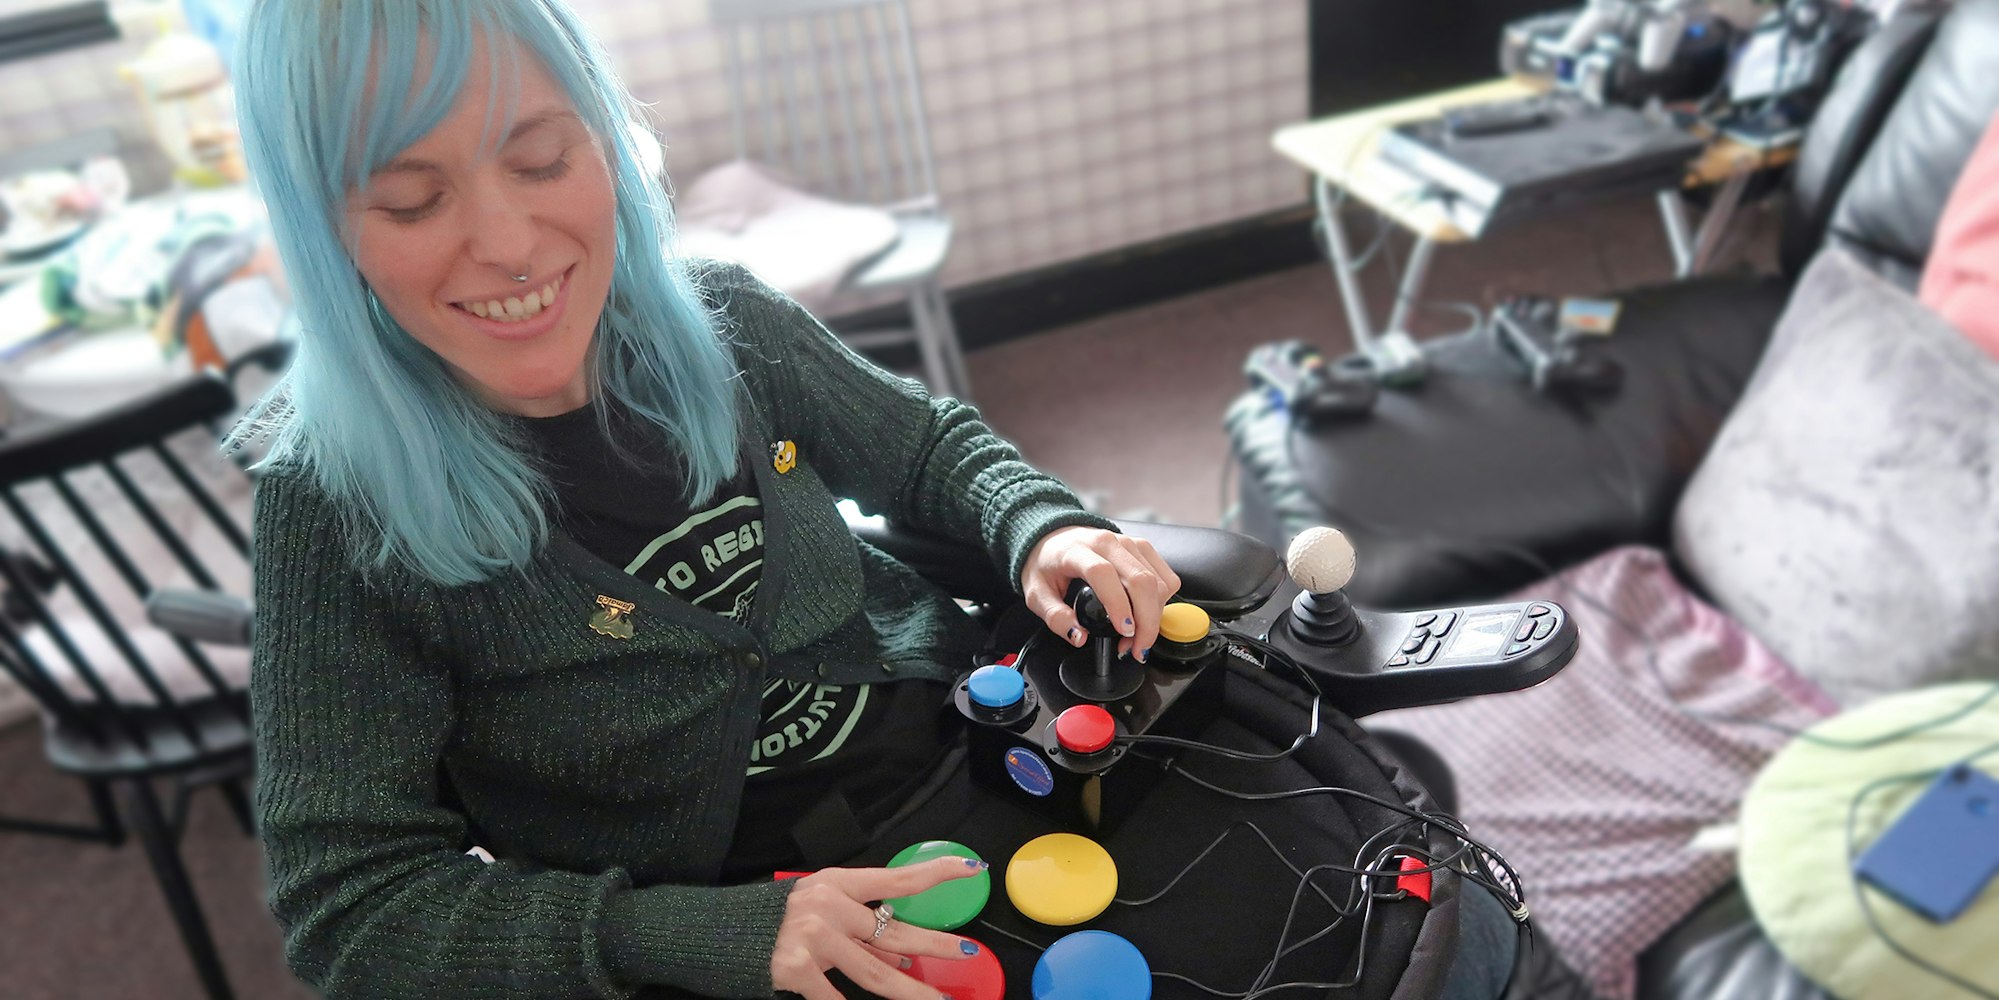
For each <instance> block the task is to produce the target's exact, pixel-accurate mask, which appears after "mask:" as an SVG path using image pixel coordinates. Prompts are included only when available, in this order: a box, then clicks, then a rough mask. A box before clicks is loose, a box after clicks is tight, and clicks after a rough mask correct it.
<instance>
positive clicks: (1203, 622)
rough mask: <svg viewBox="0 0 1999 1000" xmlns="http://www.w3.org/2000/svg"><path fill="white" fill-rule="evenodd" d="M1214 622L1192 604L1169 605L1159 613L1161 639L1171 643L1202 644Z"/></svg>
mask: <svg viewBox="0 0 1999 1000" xmlns="http://www.w3.org/2000/svg"><path fill="white" fill-rule="evenodd" d="M1213 624H1214V620H1213V619H1211V618H1209V617H1208V613H1207V612H1206V611H1202V610H1201V609H1200V608H1197V607H1195V606H1194V605H1192V604H1180V603H1176V604H1168V605H1167V606H1166V610H1164V611H1161V612H1160V613H1159V637H1160V638H1162V639H1166V640H1168V641H1171V642H1200V641H1201V640H1202V639H1206V638H1207V637H1208V629H1209V628H1210V627H1211V626H1212V625H1213Z"/></svg>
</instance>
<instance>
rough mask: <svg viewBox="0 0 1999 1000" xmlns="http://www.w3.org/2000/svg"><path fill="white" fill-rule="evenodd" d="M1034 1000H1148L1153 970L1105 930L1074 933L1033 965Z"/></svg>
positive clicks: (1127, 943) (1126, 943) (1129, 945)
mask: <svg viewBox="0 0 1999 1000" xmlns="http://www.w3.org/2000/svg"><path fill="white" fill-rule="evenodd" d="M1032 986H1033V990H1034V1000H1151V997H1152V966H1150V965H1147V964H1146V961H1145V956H1144V955H1141V954H1139V953H1138V946H1137V945H1134V944H1132V943H1131V942H1130V941H1126V940H1125V939H1124V938H1121V937H1119V936H1117V935H1116V934H1112V933H1111V932H1109V931H1077V932H1076V933H1074V934H1070V935H1067V936H1065V937H1064V938H1062V940H1060V941H1057V942H1055V943H1054V944H1052V945H1049V946H1048V950H1047V951H1045V952H1042V953H1041V960H1040V961H1039V962H1036V963H1034V979H1033V981H1032Z"/></svg>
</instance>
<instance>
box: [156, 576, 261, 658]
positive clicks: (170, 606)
mask: <svg viewBox="0 0 1999 1000" xmlns="http://www.w3.org/2000/svg"><path fill="white" fill-rule="evenodd" d="M146 620H147V621H149V622H152V623H153V624H154V625H157V626H159V627H160V628H163V629H165V630H167V631H169V632H172V633H174V634H175V635H179V636H181V637H183V638H187V639H193V640H195V641H197V642H213V643H218V644H221V645H226V646H248V645H249V644H250V621H251V608H250V602H249V601H246V600H244V599H243V598H241V597H237V596H236V595H234V594H222V593H217V592H215V591H212V590H158V591H154V592H153V595H152V596H151V597H148V598H146Z"/></svg>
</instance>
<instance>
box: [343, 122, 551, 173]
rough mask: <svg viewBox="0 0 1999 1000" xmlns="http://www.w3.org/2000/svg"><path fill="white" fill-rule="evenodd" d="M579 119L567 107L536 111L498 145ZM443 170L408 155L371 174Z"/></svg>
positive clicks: (434, 164) (440, 171) (435, 171)
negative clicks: (559, 123) (546, 126)
mask: <svg viewBox="0 0 1999 1000" xmlns="http://www.w3.org/2000/svg"><path fill="white" fill-rule="evenodd" d="M581 120H582V119H581V118H579V117H577V114H576V112H574V111H571V110H570V109H568V108H551V109H549V110H547V111H542V112H538V113H536V114H533V115H529V116H528V117H526V118H523V119H521V120H520V121H518V122H516V123H514V127H513V130H512V131H510V132H508V133H507V138H506V141H505V142H502V143H500V145H501V146H502V147H505V146H507V145H509V144H511V143H513V142H514V141H515V140H517V139H519V138H520V137H521V136H524V135H527V134H528V133H530V132H533V131H534V130H535V129H538V128H541V127H543V126H545V125H552V124H555V123H557V122H561V121H581ZM443 172H444V168H443V167H441V166H438V165H437V164H436V163H433V162H431V161H429V160H420V159H417V158H415V157H409V156H399V157H397V158H395V159H393V160H390V161H389V162H388V163H386V164H383V165H382V168H381V169H379V170H377V171H375V172H374V174H373V176H376V177H381V176H385V175H387V174H425V173H431V174H435V173H443Z"/></svg>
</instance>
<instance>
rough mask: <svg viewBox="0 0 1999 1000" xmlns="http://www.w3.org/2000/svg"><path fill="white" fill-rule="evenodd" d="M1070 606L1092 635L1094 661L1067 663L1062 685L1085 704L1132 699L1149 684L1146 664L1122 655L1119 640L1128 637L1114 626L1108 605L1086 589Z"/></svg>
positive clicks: (1070, 660)
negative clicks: (1087, 702) (1146, 677)
mask: <svg viewBox="0 0 1999 1000" xmlns="http://www.w3.org/2000/svg"><path fill="white" fill-rule="evenodd" d="M1070 607H1072V608H1074V609H1075V611H1076V622H1077V624H1078V625H1080V626H1081V627H1082V629H1083V631H1084V632H1086V633H1088V634H1089V637H1090V638H1089V648H1090V660H1089V662H1088V663H1079V662H1077V661H1076V660H1074V659H1068V660H1064V661H1063V663H1062V670H1061V676H1062V686H1063V687H1066V688H1068V689H1069V690H1070V691H1072V692H1074V693H1075V695H1076V697H1078V698H1081V699H1083V700H1084V701H1117V700H1118V699H1120V698H1129V697H1131V695H1132V693H1133V692H1135V691H1137V690H1138V689H1139V688H1140V687H1143V686H1144V685H1145V665H1144V664H1141V663H1139V662H1138V661H1137V660H1135V659H1132V658H1128V657H1121V656H1119V655H1118V651H1117V647H1118V640H1120V639H1122V638H1124V637H1123V636H1121V635H1119V634H1118V631H1117V630H1116V629H1114V628H1112V627H1111V618H1110V615H1109V614H1107V613H1106V612H1105V611H1104V602H1102V601H1100V600H1098V599H1097V595H1096V593H1095V592H1094V591H1092V590H1091V589H1090V588H1088V587H1082V588H1079V589H1078V590H1077V591H1076V599H1075V600H1074V601H1071V602H1070Z"/></svg>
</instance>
